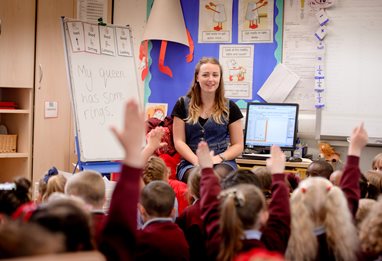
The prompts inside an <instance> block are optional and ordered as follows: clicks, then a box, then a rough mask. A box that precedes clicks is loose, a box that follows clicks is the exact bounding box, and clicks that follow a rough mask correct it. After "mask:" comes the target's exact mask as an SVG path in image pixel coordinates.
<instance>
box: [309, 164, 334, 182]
mask: <svg viewBox="0 0 382 261" xmlns="http://www.w3.org/2000/svg"><path fill="white" fill-rule="evenodd" d="M333 171H334V170H333V166H332V165H331V164H330V163H329V162H327V161H326V160H322V159H321V160H315V161H313V162H312V163H310V164H309V166H308V169H307V170H306V175H307V176H308V177H323V178H326V179H329V177H330V174H332V173H333Z"/></svg>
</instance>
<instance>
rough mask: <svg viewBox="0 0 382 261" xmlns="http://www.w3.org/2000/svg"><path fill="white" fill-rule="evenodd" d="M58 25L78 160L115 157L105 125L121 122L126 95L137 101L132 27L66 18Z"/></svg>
mask: <svg viewBox="0 0 382 261" xmlns="http://www.w3.org/2000/svg"><path fill="white" fill-rule="evenodd" d="M62 25H63V32H64V34H63V35H64V43H65V47H66V60H67V71H68V78H69V83H70V84H69V85H70V88H69V89H70V93H71V101H72V106H73V112H74V118H75V128H76V135H77V139H78V148H79V151H78V152H79V155H80V160H81V161H82V162H88V161H110V160H120V159H122V158H123V156H124V153H123V149H122V147H121V146H120V145H119V143H118V141H117V139H116V138H115V137H114V136H113V134H112V132H111V131H110V127H111V126H117V127H118V126H121V124H122V122H123V113H124V111H123V105H124V104H125V102H126V100H128V99H130V98H135V99H136V100H138V102H139V101H140V98H139V92H138V79H137V73H136V66H135V59H134V52H133V50H132V46H133V45H132V35H131V30H130V28H129V27H126V26H123V27H122V26H121V27H118V26H114V25H107V27H105V26H98V25H97V24H91V23H88V22H82V21H78V20H71V19H68V18H63V19H62ZM72 28H75V29H72ZM105 30H106V31H105ZM97 35H98V36H97ZM97 41H98V42H97Z"/></svg>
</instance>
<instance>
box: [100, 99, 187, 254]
mask: <svg viewBox="0 0 382 261" xmlns="http://www.w3.org/2000/svg"><path fill="white" fill-rule="evenodd" d="M112 131H113V132H114V134H115V135H116V137H117V138H118V140H119V142H120V143H121V145H122V147H123V148H124V150H125V158H124V160H123V166H122V172H121V176H120V179H119V181H118V183H117V185H116V187H115V190H114V193H113V197H112V200H111V204H110V210H109V216H108V219H107V221H106V224H105V228H104V231H103V234H102V238H101V244H100V251H101V252H102V253H103V254H104V255H105V256H106V257H107V259H108V260H151V259H158V260H188V246H187V242H186V240H185V238H184V235H183V232H182V231H181V230H180V229H179V228H178V227H177V226H176V224H174V223H172V222H171V221H167V220H162V221H161V220H158V219H156V220H148V222H146V223H145V225H144V228H143V229H142V230H137V203H138V201H139V192H140V188H139V182H140V178H141V175H142V169H143V166H144V163H145V159H144V157H143V156H142V151H141V149H142V140H143V135H144V133H145V124H144V114H143V113H142V112H141V111H139V108H138V104H137V102H136V101H133V100H130V101H129V102H127V104H126V106H125V118H124V124H123V129H122V131H118V130H116V129H115V128H113V129H112ZM165 185H166V186H168V187H169V185H167V184H165ZM162 187H163V186H162ZM170 189H171V188H170ZM164 190H165V191H167V190H166V189H164ZM146 192H150V191H145V193H146ZM159 198H160V197H159ZM154 199H155V198H154ZM126 201H127V202H126ZM173 201H174V200H172V202H173ZM141 203H142V205H143V207H144V208H145V211H146V213H148V216H150V217H148V218H149V219H152V218H153V219H154V218H156V217H157V216H156V212H155V209H149V207H148V206H149V205H150V204H145V202H141ZM154 206H155V204H154ZM160 214H161V213H160ZM167 214H168V215H170V214H171V211H170V213H167ZM160 218H161V217H159V219H160ZM166 229H167V230H166ZM162 237H165V238H166V240H158V239H160V238H162ZM154 238H155V240H153V239H154Z"/></svg>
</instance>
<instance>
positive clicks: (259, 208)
mask: <svg viewBox="0 0 382 261" xmlns="http://www.w3.org/2000/svg"><path fill="white" fill-rule="evenodd" d="M219 197H220V199H221V210H220V211H221V215H220V228H221V233H222V242H221V247H220V253H219V260H232V258H233V255H234V254H235V253H237V251H239V250H240V249H241V247H242V245H241V238H242V236H243V234H244V230H247V229H257V230H259V229H260V227H261V226H262V225H263V224H265V223H266V221H267V218H268V212H267V210H266V203H265V198H264V195H263V193H262V192H261V190H260V189H259V188H257V187H256V186H254V185H251V184H240V185H236V186H234V187H231V188H228V189H226V190H223V191H222V192H221V193H220V196H219Z"/></svg>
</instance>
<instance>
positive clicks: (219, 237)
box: [196, 142, 290, 261]
mask: <svg viewBox="0 0 382 261" xmlns="http://www.w3.org/2000/svg"><path fill="white" fill-rule="evenodd" d="M196 154H197V156H198V160H199V165H200V167H201V168H202V178H201V210H202V219H203V222H204V225H205V227H206V233H207V251H208V253H207V254H208V256H209V258H210V259H212V260H215V259H218V260H223V261H225V260H232V259H233V258H234V257H235V256H236V255H237V254H239V253H242V252H246V251H249V250H251V249H256V248H263V249H268V250H272V251H277V252H279V253H282V254H283V253H284V251H285V249H286V246H287V242H288V238H289V234H290V210H289V190H288V188H287V186H286V184H285V176H284V174H282V173H283V172H284V168H285V155H284V153H283V152H282V151H281V150H280V148H279V147H277V146H272V148H271V158H270V159H269V160H268V161H267V167H268V168H269V170H270V172H271V173H272V180H273V182H272V201H271V203H270V205H269V210H268V209H267V206H266V203H265V198H264V195H263V193H262V192H261V191H260V189H258V188H257V187H255V186H254V185H250V184H241V185H237V186H233V187H231V188H229V189H226V190H223V191H221V188H220V184H219V179H218V177H217V176H216V175H215V174H214V171H213V168H212V167H213V161H212V156H211V154H210V152H209V148H208V145H207V143H205V142H200V143H199V146H198V149H197V151H196ZM219 199H220V200H219Z"/></svg>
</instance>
